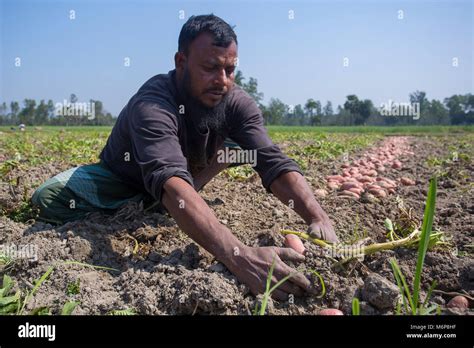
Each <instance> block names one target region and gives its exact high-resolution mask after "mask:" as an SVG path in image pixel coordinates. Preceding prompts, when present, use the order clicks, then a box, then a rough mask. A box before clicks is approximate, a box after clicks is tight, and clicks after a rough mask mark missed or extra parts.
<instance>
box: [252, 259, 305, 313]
mask: <svg viewBox="0 0 474 348" xmlns="http://www.w3.org/2000/svg"><path fill="white" fill-rule="evenodd" d="M274 269H275V259H273V262H272V265H271V266H270V271H269V272H268V276H267V282H266V287H265V292H264V293H263V299H262V304H261V305H260V308H258V303H257V304H256V305H255V309H254V312H253V314H254V315H257V314H258V315H265V311H266V309H267V304H268V299H269V298H270V296H271V294H272V292H273V291H275V289H277V288H278V287H279V286H280V285H281V284H283V283H284V282H286V281H287V280H288V279H290V278H291V277H292V276H293V275H295V274H296V272H293V273H290V274H288V275H287V276H285V277H284V278H282V279H281V280H280V281H279V282H277V283H276V284H275V285H273V287H271V288H270V285H271V283H272V277H273V270H274Z"/></svg>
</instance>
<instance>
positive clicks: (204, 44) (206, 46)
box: [190, 33, 237, 64]
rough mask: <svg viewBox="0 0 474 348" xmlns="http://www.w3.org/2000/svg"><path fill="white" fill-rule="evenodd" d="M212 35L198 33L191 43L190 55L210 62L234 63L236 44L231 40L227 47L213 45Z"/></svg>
mask: <svg viewBox="0 0 474 348" xmlns="http://www.w3.org/2000/svg"><path fill="white" fill-rule="evenodd" d="M213 42H214V37H213V36H212V34H209V33H203V34H201V35H199V36H198V37H197V38H196V39H195V40H194V41H193V42H192V43H191V47H190V48H191V49H190V55H191V56H193V58H196V59H198V60H199V61H201V62H208V63H212V64H229V63H232V64H233V63H234V60H235V58H237V45H236V44H235V42H232V43H231V44H230V45H229V46H228V47H220V46H216V45H213Z"/></svg>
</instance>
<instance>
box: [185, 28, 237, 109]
mask: <svg viewBox="0 0 474 348" xmlns="http://www.w3.org/2000/svg"><path fill="white" fill-rule="evenodd" d="M212 42H213V36H212V34H209V33H202V34H201V35H199V36H198V37H197V38H196V39H195V40H194V41H193V42H192V43H191V45H190V46H189V51H188V56H187V57H186V56H185V55H184V54H182V53H178V54H177V58H176V69H177V71H178V76H181V79H182V83H183V84H184V88H185V89H186V92H187V93H188V94H189V95H190V96H191V97H192V98H193V99H195V101H197V102H199V103H200V104H202V106H204V107H206V108H214V107H216V106H217V105H219V103H220V102H221V101H222V100H223V99H224V96H225V95H226V94H227V93H228V92H229V91H230V89H231V88H232V86H233V84H234V78H235V76H234V71H235V65H236V60H237V45H236V44H235V42H232V43H231V44H230V45H229V46H228V47H226V48H224V47H218V46H214V45H213V44H212Z"/></svg>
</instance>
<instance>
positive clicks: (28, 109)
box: [18, 99, 36, 126]
mask: <svg viewBox="0 0 474 348" xmlns="http://www.w3.org/2000/svg"><path fill="white" fill-rule="evenodd" d="M23 104H24V105H25V106H24V107H23V109H22V110H21V111H20V114H19V115H18V117H19V119H20V123H24V124H26V125H28V126H32V125H33V124H34V120H35V111H36V100H34V99H25V100H24V101H23Z"/></svg>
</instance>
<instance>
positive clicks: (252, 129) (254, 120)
mask: <svg viewBox="0 0 474 348" xmlns="http://www.w3.org/2000/svg"><path fill="white" fill-rule="evenodd" d="M236 94H237V96H236V97H235V99H234V105H233V106H232V110H233V115H232V117H233V120H232V129H231V131H230V133H229V137H230V138H231V139H232V140H233V141H235V142H236V143H237V144H239V146H240V147H242V148H243V149H245V150H256V152H257V163H256V166H255V167H254V169H255V170H256V171H257V173H258V174H259V176H260V178H261V179H262V185H263V186H264V187H265V189H266V190H267V191H268V192H271V190H270V185H271V184H272V182H273V180H275V179H276V178H277V177H278V176H280V175H281V174H283V173H286V172H298V173H300V174H301V175H303V172H302V171H301V169H300V168H299V166H298V165H297V164H296V162H295V161H294V160H292V159H291V158H289V157H288V156H286V155H285V154H284V153H283V152H282V151H281V149H280V148H279V147H278V146H277V145H275V144H274V143H273V142H272V140H271V139H270V137H269V135H268V132H267V130H266V129H265V126H264V121H263V116H262V112H261V111H260V108H259V107H258V106H257V104H256V103H255V101H254V100H253V99H252V97H250V96H249V95H248V94H247V93H246V92H244V91H243V90H239V91H237V93H236Z"/></svg>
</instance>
